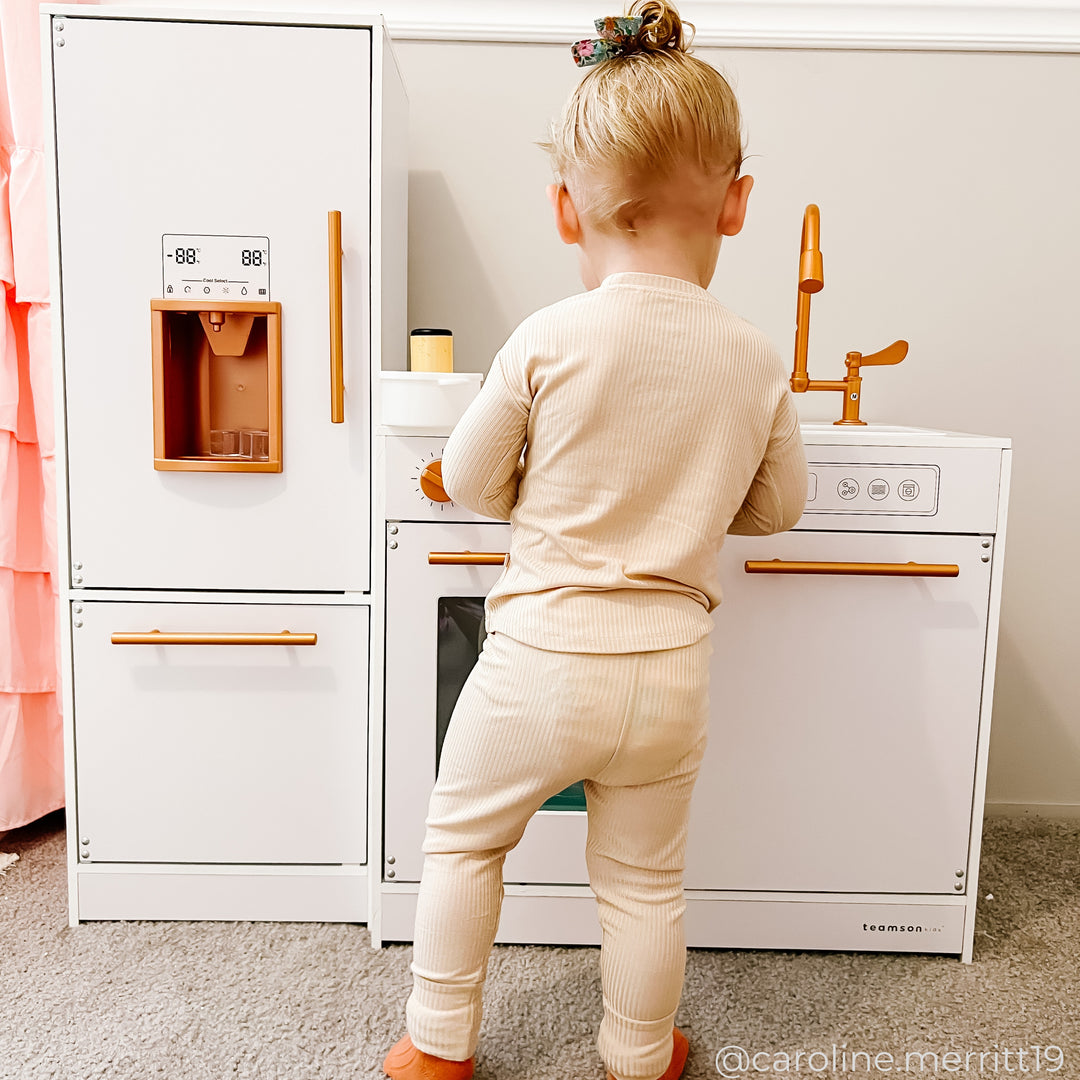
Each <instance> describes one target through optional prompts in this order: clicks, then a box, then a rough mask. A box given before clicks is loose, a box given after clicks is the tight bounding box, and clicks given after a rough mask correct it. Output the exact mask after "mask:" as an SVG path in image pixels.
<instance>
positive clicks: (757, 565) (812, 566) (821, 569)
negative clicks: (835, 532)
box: [744, 559, 960, 577]
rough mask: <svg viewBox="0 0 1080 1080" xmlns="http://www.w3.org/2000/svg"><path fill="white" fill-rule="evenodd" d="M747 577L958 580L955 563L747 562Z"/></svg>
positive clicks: (957, 570)
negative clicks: (753, 575)
mask: <svg viewBox="0 0 1080 1080" xmlns="http://www.w3.org/2000/svg"><path fill="white" fill-rule="evenodd" d="M744 569H745V571H746V572H747V573H748V574H844V575H847V576H851V577H959V576H960V567H959V566H957V565H956V564H955V563H914V562H906V563H876V562H789V561H787V560H784V559H771V560H769V561H768V562H766V561H757V562H755V561H753V560H750V561H747V562H746V564H745V566H744Z"/></svg>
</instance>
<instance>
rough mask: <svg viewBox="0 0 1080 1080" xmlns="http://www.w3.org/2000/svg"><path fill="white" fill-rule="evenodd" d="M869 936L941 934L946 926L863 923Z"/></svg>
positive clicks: (864, 929)
mask: <svg viewBox="0 0 1080 1080" xmlns="http://www.w3.org/2000/svg"><path fill="white" fill-rule="evenodd" d="M862 928H863V931H864V932H865V933H867V934H940V933H941V931H942V930H944V929H945V927H944V926H922V925H920V924H917V923H863V924H862Z"/></svg>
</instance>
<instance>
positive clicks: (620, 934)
mask: <svg viewBox="0 0 1080 1080" xmlns="http://www.w3.org/2000/svg"><path fill="white" fill-rule="evenodd" d="M523 452H524V453H523ZM443 480H444V483H445V485H446V489H447V491H448V492H449V493H450V495H451V496H452V497H453V498H454V499H455V500H456V501H457V502H459V503H461V504H462V505H464V506H467V507H469V508H471V509H473V510H475V511H477V512H478V513H481V514H485V515H487V516H489V517H493V518H500V519H509V521H510V522H511V525H512V534H511V542H510V555H509V559H508V560H507V565H506V568H505V570H504V572H503V574H502V576H501V577H500V579H499V581H498V583H497V584H496V586H495V588H494V589H493V590H492V591H491V593H490V595H489V597H488V600H487V611H486V626H487V630H488V637H487V639H486V641H485V642H484V648H483V652H482V653H481V656H480V659H479V661H478V662H477V665H476V667H475V669H474V670H473V672H472V675H471V676H470V677H469V680H468V682H467V683H466V685H465V688H464V689H463V690H462V693H461V696H460V698H459V699H458V703H457V707H456V709H455V711H454V714H453V718H452V720H451V722H450V727H449V730H448V732H447V736H446V741H445V743H444V745H443V750H442V758H441V764H440V770H439V776H438V780H437V782H436V785H435V790H434V792H433V793H432V797H431V804H430V808H429V813H428V819H427V836H426V839H425V842H424V851H425V853H426V858H425V862H424V872H423V880H422V883H421V886H420V896H419V901H418V907H417V915H416V932H415V946H414V952H413V974H414V988H413V993H412V996H411V997H410V999H409V1002H408V1006H407V1022H408V1029H409V1033H410V1035H411V1037H412V1040H413V1042H414V1043H415V1044H416V1046H417V1047H419V1048H420V1049H421V1050H424V1051H425V1052H427V1053H430V1054H435V1055H437V1056H439V1057H444V1058H451V1059H456V1060H464V1059H465V1058H468V1057H470V1056H472V1054H473V1052H474V1050H475V1047H476V1043H477V1036H478V1031H479V1026H480V1014H481V992H482V987H483V980H484V975H485V972H486V968H487V960H488V954H489V952H490V949H491V945H492V942H493V940H494V937H495V931H496V928H497V926H498V921H499V912H500V906H501V903H502V896H503V885H502V866H503V859H504V857H505V855H506V853H507V852H508V851H509V850H510V849H511V848H513V847H514V846H515V844H516V843H517V842H518V840H519V839H520V838H521V836H522V833H523V832H524V830H525V826H526V825H527V824H528V821H529V818H530V817H531V816H532V814H533V813H534V812H535V811H536V810H537V809H538V808H539V807H540V806H541V804H543V803H544V802H545V801H546V800H547V799H548V798H549V797H550V796H552V795H554V794H556V793H557V792H559V791H561V790H562V789H563V788H565V787H567V786H568V785H569V784H570V783H572V782H574V781H577V780H583V781H584V787H585V794H586V800H587V805H588V818H589V830H588V841H587V845H586V857H587V862H588V868H589V879H590V883H591V885H592V888H593V891H594V892H595V893H596V897H597V901H598V911H599V918H600V924H601V928H602V934H603V937H602V942H603V944H602V949H601V960H600V964H601V974H602V981H603V990H604V1018H603V1022H602V1024H601V1027H600V1035H599V1049H600V1053H601V1056H602V1057H603V1058H604V1061H605V1062H606V1064H607V1066H608V1068H609V1069H610V1070H611V1072H612V1073H614V1074H615V1076H617V1077H619V1078H620V1080H630V1078H634V1080H638V1078H641V1080H652V1078H655V1077H658V1076H660V1075H661V1074H662V1073H663V1072H664V1070H665V1069H666V1068H667V1066H668V1063H669V1061H670V1058H671V1028H672V1024H673V1022H674V1017H675V1011H676V1008H677V1007H678V1003H679V998H680V994H681V992H682V982H683V971H684V965H685V951H686V950H685V944H684V938H683V930H682V916H683V910H684V908H685V903H684V900H683V888H682V881H683V861H684V852H685V847H686V826H687V818H688V814H689V806H690V796H691V792H692V790H693V786H694V781H695V780H696V778H697V773H698V768H699V766H700V763H701V759H702V755H703V754H704V751H705V739H706V728H707V722H708V663H709V653H710V649H711V646H710V639H709V632H710V630H711V629H712V618H711V616H710V614H709V613H710V611H711V610H712V609H713V608H715V607H716V605H717V604H718V603H719V602H720V585H719V582H718V580H717V574H718V560H717V554H718V552H719V550H720V547H721V545H722V543H723V540H724V536H725V534H726V533H728V532H734V533H751V534H764V533H772V532H778V531H780V530H783V529H788V528H791V526H792V525H794V524H795V522H796V521H797V520H798V519H799V517H800V515H801V513H802V510H803V506H804V503H805V499H806V482H807V470H806V457H805V453H804V450H803V445H802V439H801V437H800V435H799V428H798V421H797V417H796V413H795V409H794V405H793V403H792V399H791V394H790V391H789V389H788V385H787V376H786V373H785V372H784V370H783V367H782V364H781V361H780V358H779V356H778V355H777V354H776V352H775V350H774V349H773V348H772V347H771V345H770V344H769V342H768V340H767V339H766V338H765V337H764V335H763V334H762V333H761V332H760V331H758V330H756V329H755V328H754V327H753V326H751V325H750V324H749V323H747V322H746V321H744V320H743V319H741V318H739V317H738V316H736V315H733V314H732V313H731V312H729V311H728V310H727V309H726V308H725V307H724V306H723V305H722V304H720V303H719V301H718V300H716V298H715V297H713V296H712V295H711V294H710V293H709V292H707V291H706V290H705V289H702V288H700V287H699V286H697V285H695V284H692V283H691V282H688V281H684V280H682V279H679V278H670V277H661V276H657V275H652V274H640V273H618V274H613V275H611V276H609V277H607V278H606V279H605V280H604V281H603V283H602V284H601V285H600V286H599V288H597V289H594V290H592V291H590V292H587V293H584V294H581V295H577V296H573V297H571V298H569V299H567V300H563V301H561V302H559V303H557V304H555V305H553V306H551V307H549V308H545V309H543V310H542V311H539V312H537V313H536V314H534V315H532V316H530V317H529V318H528V319H526V320H525V321H524V322H523V323H522V324H521V326H520V327H518V329H517V330H516V331H515V332H514V333H513V335H512V336H511V337H510V339H509V341H508V342H507V343H506V345H505V346H504V347H503V348H502V349H501V350H500V352H499V354H498V355H497V356H496V358H495V360H494V361H493V363H492V367H491V371H490V373H489V375H488V377H487V379H486V381H485V383H484V387H483V389H482V390H481V392H480V394H479V395H478V396H477V398H476V400H475V401H474V402H473V404H472V405H471V406H470V407H469V409H468V411H467V412H466V413H465V416H464V417H463V418H462V420H461V422H460V424H459V425H458V427H457V428H456V429H455V431H454V434H453V436H452V437H451V439H450V441H449V442H448V444H447V446H446V451H445V453H444V456H443Z"/></svg>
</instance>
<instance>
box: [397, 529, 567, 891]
mask: <svg viewBox="0 0 1080 1080" xmlns="http://www.w3.org/2000/svg"><path fill="white" fill-rule="evenodd" d="M388 529H389V530H391V531H390V533H388V535H387V551H386V556H387V563H386V595H387V620H386V721H385V722H386V742H385V753H386V776H385V801H386V818H385V840H386V843H385V851H384V858H385V859H386V865H385V866H384V869H383V875H384V878H389V879H391V880H393V881H397V882H414V881H419V880H420V872H421V870H422V868H423V853H422V851H421V845H422V843H423V839H424V820H425V817H426V815H427V807H428V800H429V796H430V794H431V789H432V787H433V786H434V783H435V777H436V775H437V773H438V765H439V757H440V753H441V750H442V743H443V739H444V738H445V735H446V730H447V727H448V725H449V723H450V716H451V714H452V712H453V708H454V704H455V703H456V702H457V698H458V694H459V693H460V692H461V688H462V686H464V684H465V680H466V678H467V677H468V675H469V672H470V671H471V670H472V668H473V665H474V664H475V663H476V660H477V657H478V656H479V655H480V651H481V648H482V646H483V638H484V629H483V608H484V597H485V596H486V595H487V593H488V591H489V590H490V589H491V587H492V586H493V585H494V584H495V581H496V580H497V579H498V576H499V573H500V570H501V567H500V566H499V565H498V564H495V565H477V564H474V563H469V562H467V561H465V559H464V558H463V559H462V561H461V563H460V564H458V565H454V564H433V563H432V562H431V561H429V556H430V554H431V553H432V552H460V553H463V554H464V553H466V552H468V553H478V552H479V553H505V552H506V550H507V545H508V544H509V541H510V527H509V525H505V524H499V523H493V524H481V523H449V522H448V523H417V522H398V523H392V524H390V525H389V526H388ZM585 832H586V820H585V797H584V792H583V790H582V788H581V785H580V784H575V785H574V786H573V787H570V788H567V789H566V791H564V792H561V793H560V794H558V795H556V796H555V797H554V798H552V799H550V800H549V801H548V802H547V803H545V804H544V806H543V807H542V808H541V809H540V810H539V811H538V812H537V813H536V815H535V816H534V817H533V819H532V821H531V822H530V823H529V826H528V828H527V829H526V831H525V836H524V838H523V839H522V841H521V843H520V844H519V845H518V846H517V847H516V848H515V849H514V850H513V851H512V852H511V853H510V854H509V855H508V856H507V859H506V865H505V869H504V875H503V876H504V880H505V881H506V882H508V883H517V884H563V885H584V884H586V883H587V882H588V876H587V871H586V868H585ZM391 860H393V861H392V862H391Z"/></svg>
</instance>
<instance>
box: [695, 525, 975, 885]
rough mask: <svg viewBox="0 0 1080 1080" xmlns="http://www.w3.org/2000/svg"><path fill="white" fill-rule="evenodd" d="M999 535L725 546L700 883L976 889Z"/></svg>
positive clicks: (793, 536) (832, 537)
mask: <svg viewBox="0 0 1080 1080" xmlns="http://www.w3.org/2000/svg"><path fill="white" fill-rule="evenodd" d="M984 542H986V543H987V544H988V543H989V541H986V540H985V538H983V537H979V536H944V535H938V536H927V535H916V536H912V535H898V534H889V535H885V534H867V533H814V532H793V533H786V534H784V535H781V536H774V537H763V538H758V537H753V538H751V537H737V536H732V537H729V538H728V540H727V542H726V545H725V548H724V552H723V567H724V575H723V582H724V589H725V593H724V601H723V603H722V604H721V606H720V608H719V609H718V611H717V612H716V615H715V618H716V629H715V631H714V632H713V645H714V649H715V652H714V655H713V663H712V682H711V716H712V720H711V725H710V733H709V748H708V751H707V754H706V757H705V761H704V763H703V765H702V769H701V774H700V777H699V779H698V783H697V787H696V789H695V792H694V802H693V809H692V815H691V825H690V839H689V845H688V849H687V870H686V887H687V888H688V889H725V890H727V889H730V890H762V891H771V890H776V891H794V892H821V893H828V892H845V893H846V892H854V893H941V894H954V893H955V892H957V891H962V890H963V887H964V884H965V883H964V876H963V875H964V871H965V870H966V867H967V858H968V840H969V832H970V826H971V810H972V797H973V787H974V781H975V753H976V743H977V740H978V731H979V710H980V704H981V695H982V679H983V661H984V654H985V647H986V626H987V609H988V603H989V584H990V564H989V562H983V561H982V559H983V556H989V550H988V549H987V548H984V547H983V543H984ZM747 559H753V560H772V559H782V560H806V561H825V562H836V561H841V562H852V563H859V562H885V563H894V562H896V563H906V562H909V561H914V562H917V563H945V564H956V565H957V566H958V567H959V570H960V573H959V576H958V577H956V578H930V577H914V578H898V577H840V576H832V575H830V576H788V575H752V574H747V573H745V572H744V570H743V566H744V562H745V560H747ZM958 872H959V873H958ZM957 885H959V886H961V889H960V890H957V888H956V886H957Z"/></svg>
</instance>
